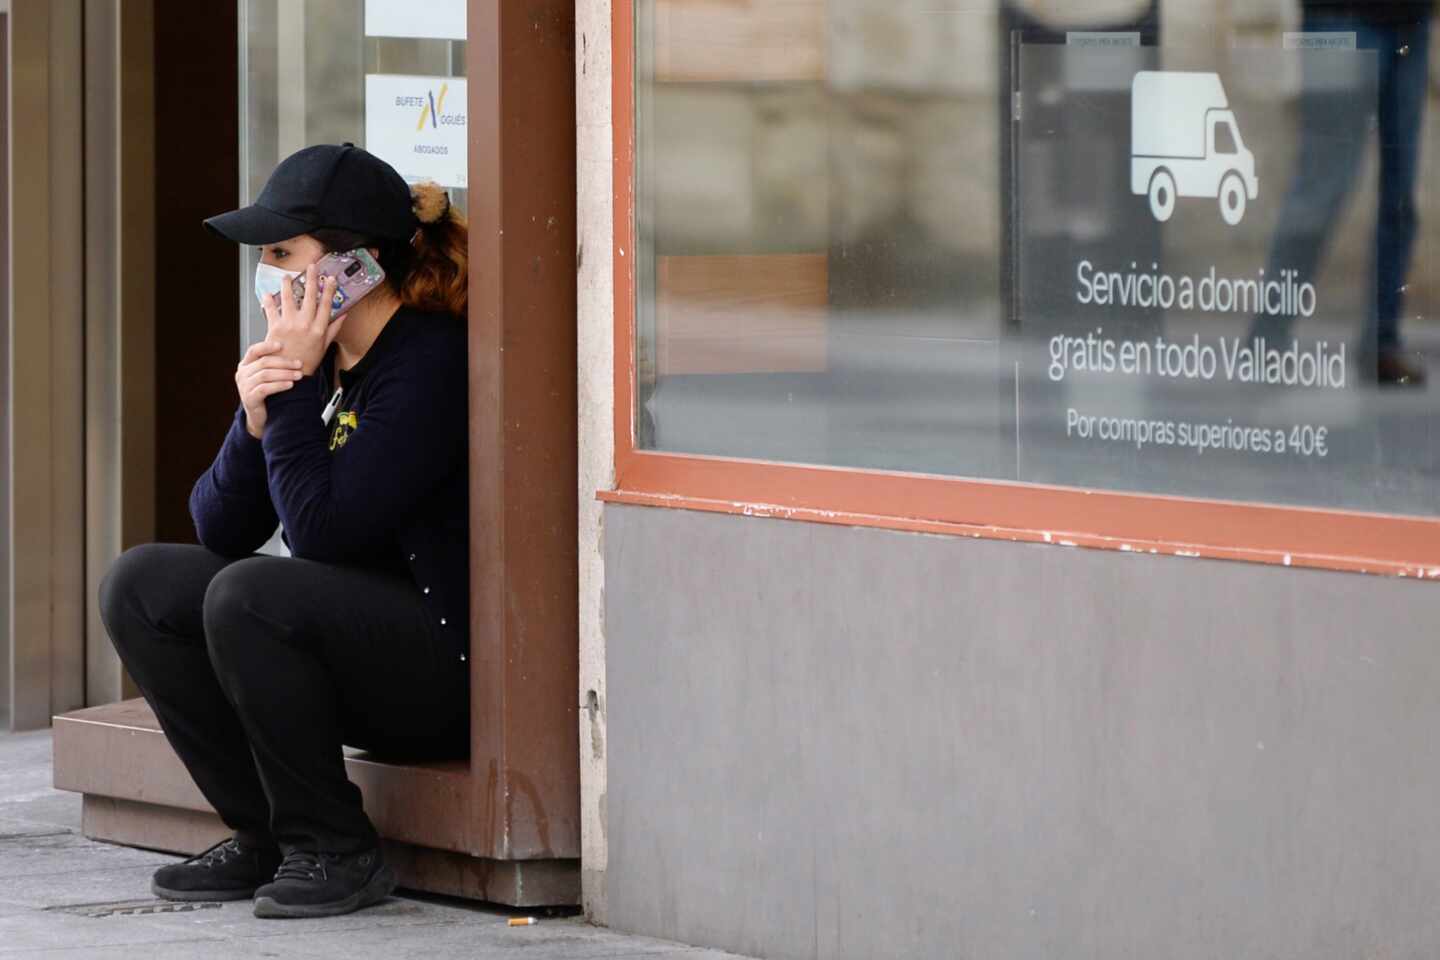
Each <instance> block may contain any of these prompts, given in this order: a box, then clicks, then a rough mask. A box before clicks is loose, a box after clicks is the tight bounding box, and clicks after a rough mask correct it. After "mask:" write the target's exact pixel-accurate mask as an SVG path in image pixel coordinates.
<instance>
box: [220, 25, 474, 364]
mask: <svg viewBox="0 0 1440 960" xmlns="http://www.w3.org/2000/svg"><path fill="white" fill-rule="evenodd" d="M240 14H241V34H242V49H241V91H240V96H241V115H240V137H241V139H240V154H241V156H240V159H241V177H240V180H241V182H240V190H241V197H240V203H242V204H247V203H250V202H252V201H253V200H254V198H255V197H256V195H258V194H259V193H260V190H261V189H262V188H263V187H264V186H265V180H266V179H267V178H268V177H269V176H270V172H271V171H272V170H274V169H275V165H276V164H278V163H279V162H280V161H281V160H282V159H284V158H285V157H287V156H289V155H290V154H292V153H294V152H295V151H296V150H299V149H301V148H302V147H306V146H309V145H311V144H315V143H345V142H347V141H348V142H350V143H354V144H356V145H357V146H361V147H365V148H366V149H368V150H370V151H371V152H372V153H375V154H376V155H377V156H380V157H381V158H383V159H384V160H386V161H387V162H389V163H390V164H392V165H393V166H395V168H396V169H397V170H399V171H400V173H401V175H402V176H404V177H405V178H406V179H407V180H409V181H411V182H415V181H417V180H421V179H435V180H437V181H438V182H440V183H441V184H442V185H444V186H446V187H448V188H449V190H450V199H451V202H452V203H454V204H455V205H456V206H457V207H459V208H460V209H462V210H463V209H466V203H467V191H466V189H465V184H464V180H463V172H464V169H465V154H464V142H465V122H466V111H465V82H464V76H465V40H464V24H465V4H464V0H426V2H425V3H424V4H423V5H421V7H420V8H417V6H416V4H414V3H412V2H408V0H364V2H360V0H241V3H240ZM398 34H404V35H398ZM415 34H419V35H418V36H417V35H415ZM372 140H373V141H375V142H371V141H372ZM442 151H443V152H442ZM258 260H259V251H258V249H255V248H245V249H242V251H241V263H240V288H241V297H240V300H241V303H242V304H244V306H243V308H242V310H243V315H242V317H241V319H240V334H241V344H242V347H243V346H246V345H248V344H250V343H253V342H255V341H256V340H259V339H260V338H261V337H262V336H263V334H264V331H265V316H264V314H263V313H262V312H261V310H260V305H259V303H258V302H256V300H255V295H254V293H253V278H254V273H255V264H256V262H257V261H258Z"/></svg>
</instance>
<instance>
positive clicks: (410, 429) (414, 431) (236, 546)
mask: <svg viewBox="0 0 1440 960" xmlns="http://www.w3.org/2000/svg"><path fill="white" fill-rule="evenodd" d="M336 349H337V348H336V347H335V346H334V345H333V344H332V345H331V347H330V349H329V350H328V351H327V352H326V355H325V358H324V360H323V361H322V362H321V364H320V366H319V367H318V368H317V369H316V371H315V373H314V374H312V375H311V376H309V377H304V378H302V379H300V380H298V381H296V383H295V386H293V387H291V388H290V389H289V390H283V391H281V392H280V393H276V394H272V395H271V396H269V397H267V398H266V400H265V406H266V410H267V424H266V427H265V434H264V439H263V440H256V439H255V438H254V437H252V436H250V434H249V432H248V431H247V430H246V429H245V408H244V407H243V406H241V407H240V408H239V409H237V410H236V412H235V418H234V420H233V421H232V422H231V424H230V432H229V433H228V434H227V435H226V437H225V443H224V445H223V446H222V447H221V448H220V453H219V455H218V456H216V458H215V462H214V463H213V464H211V465H210V469H208V470H206V471H205V473H204V474H203V475H201V477H200V479H199V480H197V481H196V483H195V488H194V489H193V490H192V491H191V493H190V516H191V518H192V519H193V520H194V521H195V532H196V533H197V534H198V535H199V538H200V543H201V544H203V545H204V546H205V547H207V548H209V549H210V550H213V551H215V552H216V553H219V554H222V555H225V556H232V557H243V556H248V555H249V554H251V553H254V552H255V551H256V550H258V549H259V548H260V547H261V546H262V545H263V544H264V543H265V541H266V540H268V539H269V538H270V535H271V534H273V533H274V532H275V524H276V523H277V522H279V523H280V524H281V525H282V526H283V537H284V540H285V543H286V545H287V546H289V548H290V552H291V555H293V556H295V557H299V558H301V559H304V560H316V561H320V562H322V563H334V564H345V565H352V566H363V567H371V568H379V569H383V570H391V571H395V572H399V573H401V574H402V575H403V573H404V572H405V571H406V570H408V572H409V575H410V576H411V577H412V578H413V579H414V582H415V586H416V588H417V589H418V590H420V591H421V592H422V593H423V595H424V596H425V597H426V598H427V600H428V602H429V605H430V608H431V610H432V612H433V616H434V617H435V622H436V624H437V625H438V626H439V627H440V628H441V629H442V630H443V631H445V632H446V633H449V634H450V635H451V636H452V637H453V644H454V646H453V650H454V653H455V656H456V659H457V660H464V659H465V654H466V652H467V650H468V647H469V644H468V640H467V638H468V635H469V624H470V616H469V607H470V604H469V600H470V576H469V560H470V553H469V536H470V523H469V480H468V478H469V456H468V445H469V429H468V426H467V424H468V420H467V411H468V396H469V390H468V386H467V379H466V356H467V352H468V349H467V339H466V332H465V324H464V322H463V321H462V320H461V319H460V318H458V317H456V316H453V315H451V314H445V313H425V312H422V311H418V310H412V309H409V308H405V307H402V308H401V309H400V310H398V311H397V312H396V313H395V314H394V315H393V316H392V317H391V318H390V320H389V321H388V322H387V323H386V324H385V326H384V327H383V328H382V329H381V331H380V334H379V336H378V337H376V339H375V342H374V343H373V344H371V346H370V349H369V350H367V351H366V352H365V355H364V356H363V357H362V358H361V359H360V362H359V363H357V364H356V365H355V367H354V368H352V369H351V370H348V371H347V370H341V371H340V378H341V384H342V385H343V386H344V387H345V393H344V397H343V399H342V401H341V403H340V408H339V409H340V411H353V412H354V413H355V420H354V423H355V426H354V429H353V430H351V431H350V433H349V435H348V436H347V437H346V438H345V442H344V443H343V445H336V446H335V448H334V449H333V451H332V450H331V449H330V448H331V427H333V426H334V424H335V422H336V420H335V418H332V419H331V426H329V427H327V426H326V425H325V424H324V423H322V422H321V420H320V414H321V413H322V411H323V410H324V409H325V404H326V402H327V401H328V400H329V399H330V395H331V393H332V391H331V389H330V384H331V383H332V382H333V379H332V377H331V369H332V364H333V362H334V357H335V352H336ZM338 416H339V413H338V412H337V414H336V417H338Z"/></svg>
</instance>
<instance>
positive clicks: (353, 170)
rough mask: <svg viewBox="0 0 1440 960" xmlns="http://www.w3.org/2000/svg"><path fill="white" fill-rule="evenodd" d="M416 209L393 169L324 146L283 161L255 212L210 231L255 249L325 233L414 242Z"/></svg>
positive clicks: (245, 210)
mask: <svg viewBox="0 0 1440 960" xmlns="http://www.w3.org/2000/svg"><path fill="white" fill-rule="evenodd" d="M411 203H412V200H411V198H410V187H409V185H408V184H406V182H405V179H404V178H403V177H401V176H400V174H399V173H397V172H396V171H395V168H394V167H392V166H390V164H388V163H386V162H385V161H384V160H381V159H380V158H379V157H377V156H375V155H374V154H372V153H367V152H366V151H365V150H363V149H361V148H360V147H357V146H355V144H353V143H349V142H346V143H342V144H339V145H338V146H337V145H336V144H333V143H321V144H316V145H315V146H311V147H306V148H304V149H303V150H297V151H295V152H294V153H292V154H290V156H288V157H286V158H285V159H284V160H281V161H280V165H279V166H277V167H276V168H275V170H274V171H273V172H272V173H271V174H270V179H269V180H267V181H265V189H263V190H261V191H260V196H258V197H256V198H255V202H254V203H252V204H250V206H248V207H241V208H240V209H239V210H231V211H230V212H229V213H222V214H220V215H218V216H214V217H210V218H208V219H207V220H205V226H206V227H207V228H208V229H209V230H210V231H211V232H212V233H215V234H218V235H219V236H222V237H224V238H225V239H227V240H233V241H234V242H236V243H245V244H251V245H260V244H266V243H279V242H280V241H281V240H288V239H289V238H291V237H294V236H298V235H299V234H302V233H308V232H310V231H311V230H313V229H316V228H319V227H330V228H332V229H340V230H353V231H354V232H356V233H359V234H363V235H364V236H366V237H373V238H376V239H380V238H389V239H393V240H409V239H410V238H411V237H413V236H414V235H415V230H416V229H417V228H418V227H419V221H418V220H416V218H415V212H414V210H413V209H412V207H411Z"/></svg>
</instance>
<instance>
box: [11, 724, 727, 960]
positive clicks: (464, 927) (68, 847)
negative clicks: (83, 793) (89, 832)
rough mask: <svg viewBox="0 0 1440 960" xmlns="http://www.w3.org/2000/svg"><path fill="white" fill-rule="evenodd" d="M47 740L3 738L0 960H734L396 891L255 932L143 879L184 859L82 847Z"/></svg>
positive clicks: (240, 914) (222, 908) (239, 909)
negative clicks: (369, 903)
mask: <svg viewBox="0 0 1440 960" xmlns="http://www.w3.org/2000/svg"><path fill="white" fill-rule="evenodd" d="M50 770H51V760H50V733H49V731H40V732H37V733H24V734H7V735H0V960H9V958H10V957H37V958H38V957H45V958H64V960H72V958H81V957H87V958H88V957H95V958H102V957H103V958H110V960H115V958H124V957H144V958H146V960H172V958H173V960H182V958H183V960H190V958H205V960H226V958H232V957H233V958H240V957H244V958H247V960H248V958H253V957H278V958H291V957H294V958H300V957H308V958H336V960H366V958H370V957H387V958H388V957H425V958H427V960H432V958H433V960H445V958H448V957H465V958H471V960H485V958H493V957H520V956H523V957H525V958H527V960H590V958H599V957H605V958H611V960H619V958H641V957H643V958H646V960H671V958H682V957H683V958H685V960H734V955H733V954H727V953H721V952H719V951H715V950H704V949H701V948H699V947H687V946H684V945H682V944H677V943H670V942H667V941H664V940H652V939H649V938H647V937H630V936H622V935H620V934H616V933H611V932H610V931H608V930H605V929H603V928H600V927H594V926H591V925H589V924H587V923H586V922H585V921H584V920H583V919H582V918H579V917H564V918H544V917H542V919H541V920H540V922H539V923H538V924H536V925H534V926H528V927H511V926H509V925H508V924H507V922H506V921H507V920H508V919H509V918H510V917H512V916H520V915H521V913H520V912H518V911H507V910H505V909H503V908H497V907H490V906H480V905H477V904H473V903H470V902H468V901H464V900H454V899H450V898H443V897H432V896H424V895H411V894H409V893H407V892H405V891H401V894H402V895H400V896H396V897H392V898H391V899H389V900H387V901H386V902H385V903H382V904H377V905H376V906H374V907H370V908H369V909H366V910H361V911H359V912H358V913H353V914H350V915H349V916H345V917H332V918H326V919H320V920H257V919H255V917H254V916H252V915H251V913H250V902H249V901H248V900H247V901H242V902H238V903H236V902H232V903H224V904H220V903H200V904H175V903H169V902H167V901H163V900H157V899H155V897H154V895H153V894H151V893H150V874H151V873H152V872H153V871H154V870H155V868H156V867H157V866H159V865H161V864H163V863H169V862H172V861H174V860H177V859H179V858H177V857H172V856H168V855H166V854H161V853H154V852H151V851H148V850H137V849H134V848H131V847H120V846H115V845H113V844H108V843H98V842H95V841H93V840H87V839H85V838H84V837H83V836H81V835H80V797H79V796H78V795H76V794H73V793H61V792H59V791H57V790H54V789H53V788H52V787H51V772H50Z"/></svg>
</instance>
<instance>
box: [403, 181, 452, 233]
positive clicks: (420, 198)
mask: <svg viewBox="0 0 1440 960" xmlns="http://www.w3.org/2000/svg"><path fill="white" fill-rule="evenodd" d="M410 202H411V207H412V208H413V209H414V211H415V219H417V220H419V221H420V222H421V223H422V224H427V223H436V222H438V221H440V220H443V219H445V217H446V216H448V215H449V213H450V193H449V191H447V190H446V189H445V188H444V187H442V186H440V184H438V183H436V182H435V181H434V180H425V181H423V182H421V183H417V184H415V185H414V186H413V187H411V188H410Z"/></svg>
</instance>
